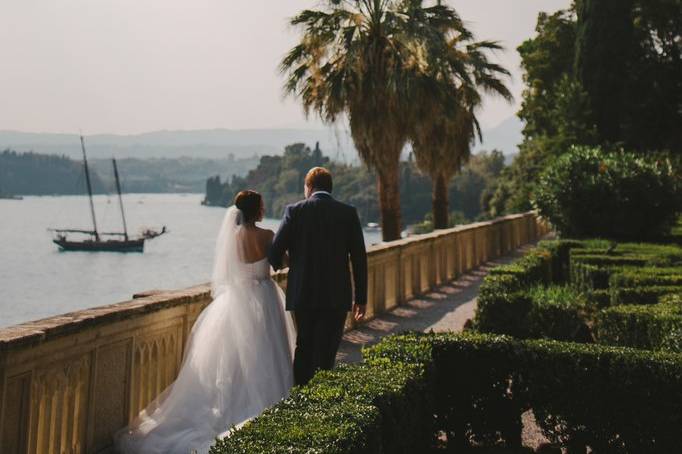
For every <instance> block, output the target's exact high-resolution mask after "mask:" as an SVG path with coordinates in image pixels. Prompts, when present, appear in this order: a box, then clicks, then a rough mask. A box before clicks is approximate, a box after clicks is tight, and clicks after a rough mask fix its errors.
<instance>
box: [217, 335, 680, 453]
mask: <svg viewBox="0 0 682 454" xmlns="http://www.w3.org/2000/svg"><path fill="white" fill-rule="evenodd" d="M364 356H365V361H366V362H365V363H363V364H360V365H351V366H343V367H340V368H339V369H337V370H335V371H332V372H322V373H318V374H317V375H316V376H315V378H314V379H313V380H312V381H311V383H310V384H309V385H308V386H305V387H302V388H295V389H294V390H293V392H292V395H291V397H289V398H288V399H286V400H284V401H282V402H281V403H280V404H278V405H275V406H274V407H272V408H270V409H268V410H266V411H265V412H264V413H263V414H262V415H261V416H259V417H257V418H255V419H254V420H252V421H251V422H249V423H247V424H246V425H245V426H244V427H242V428H241V429H239V430H237V431H235V432H234V433H233V434H232V435H231V436H230V437H229V438H226V439H224V440H219V441H216V444H215V445H214V446H213V447H212V448H211V451H210V452H211V454H228V453H230V454H232V453H240V454H246V453H248V454H275V453H277V454H279V453H292V454H298V453H300V454H303V453H306V454H307V453H311V454H312V453H315V454H322V453H325V454H326V453H332V454H334V453H337V454H341V453H358V454H364V453H412V452H419V453H421V452H428V451H429V450H430V449H431V447H432V445H433V442H434V436H435V434H436V433H438V432H439V431H444V432H445V433H446V434H447V439H448V445H449V447H450V448H453V449H458V448H463V447H466V446H468V445H474V446H506V447H510V448H515V447H519V445H520V443H521V430H522V426H521V415H522V413H523V412H525V411H527V410H529V409H532V410H533V412H534V414H535V417H536V421H537V422H538V424H539V426H540V428H541V429H542V431H543V433H544V434H545V435H546V436H547V437H548V438H549V439H550V441H551V442H553V443H556V444H557V445H560V446H563V447H569V448H571V449H582V450H583V451H584V447H585V446H590V447H592V448H593V450H594V452H614V453H620V452H622V453H643V452H646V453H670V452H676V451H677V449H678V448H679V446H680V439H679V427H680V425H681V424H682V391H680V384H681V383H682V355H679V354H664V353H654V352H650V351H644V350H634V349H627V348H619V347H607V346H602V345H595V344H577V343H569V342H558V341H548V340H518V339H514V338H511V337H508V336H496V335H489V334H479V333H463V334H453V333H450V334H433V333H431V334H422V333H411V334H405V335H400V336H392V337H388V338H385V339H384V340H383V341H381V342H380V343H379V344H378V345H376V346H374V347H371V348H369V349H366V350H365V351H364Z"/></svg>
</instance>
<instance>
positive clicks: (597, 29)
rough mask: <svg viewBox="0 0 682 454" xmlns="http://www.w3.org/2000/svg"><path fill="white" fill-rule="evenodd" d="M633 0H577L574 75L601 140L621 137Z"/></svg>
mask: <svg viewBox="0 0 682 454" xmlns="http://www.w3.org/2000/svg"><path fill="white" fill-rule="evenodd" d="M633 3H634V2H633V0H579V1H578V2H577V14H578V24H577V36H576V54H575V63H574V67H575V76H576V78H577V80H578V81H579V82H580V83H581V84H582V86H583V88H584V89H585V91H586V92H587V94H588V96H589V98H590V107H591V111H592V114H593V119H594V123H595V125H596V127H597V132H598V134H599V136H600V137H599V138H600V141H601V142H611V143H614V142H618V141H620V140H621V137H622V134H621V125H622V118H621V116H622V113H623V108H624V106H625V103H624V101H625V99H624V98H625V96H627V94H626V93H624V87H625V86H626V79H627V77H628V72H629V67H630V62H631V54H632V49H633V36H634V33H633V31H634V28H633V21H632V10H633Z"/></svg>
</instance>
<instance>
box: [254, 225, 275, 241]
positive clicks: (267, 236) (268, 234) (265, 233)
mask: <svg viewBox="0 0 682 454" xmlns="http://www.w3.org/2000/svg"><path fill="white" fill-rule="evenodd" d="M258 236H260V237H261V238H262V239H263V240H264V241H266V242H270V241H272V238H273V237H274V236H275V232H273V231H272V230H270V229H263V228H261V227H258Z"/></svg>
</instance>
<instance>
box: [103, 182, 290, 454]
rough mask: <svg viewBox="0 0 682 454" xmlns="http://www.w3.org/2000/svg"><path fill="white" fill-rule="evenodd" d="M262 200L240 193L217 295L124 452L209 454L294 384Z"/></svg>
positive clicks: (222, 252)
mask: <svg viewBox="0 0 682 454" xmlns="http://www.w3.org/2000/svg"><path fill="white" fill-rule="evenodd" d="M263 213H264V209H263V201H262V198H261V195H260V194H259V193H257V192H254V191H242V192H240V193H239V194H237V197H236V198H235V204H234V206H232V207H230V208H229V209H228V210H227V214H226V215H225V218H224V220H223V225H222V228H221V230H220V234H219V235H218V241H217V246H216V254H215V264H214V267H213V279H212V296H213V302H211V304H209V305H208V306H207V307H206V308H205V309H204V311H203V312H202V313H201V315H200V316H199V318H198V319H197V321H196V323H195V324H194V327H193V328H192V332H191V334H190V336H189V339H188V340H187V345H186V348H185V353H184V357H183V362H182V366H181V368H180V373H179V375H178V377H177V379H176V380H175V382H174V383H173V384H172V385H170V386H169V387H168V388H166V390H165V391H164V392H163V393H161V394H160V395H159V397H157V398H156V399H155V400H154V401H153V402H152V403H150V404H149V405H148V406H147V408H145V409H144V410H143V411H142V412H141V413H140V414H139V416H138V417H137V418H136V419H135V420H134V421H133V422H132V423H131V424H130V425H129V426H128V427H126V428H125V429H122V430H121V431H119V432H118V433H117V434H116V435H115V444H116V448H117V450H118V451H119V452H121V453H124V454H132V453H135V454H137V453H139V454H143V453H144V454H156V453H158V454H161V453H163V454H168V453H177V454H190V453H192V452H194V451H196V452H197V453H205V452H208V449H209V448H210V446H211V445H212V444H213V442H214V441H215V438H216V437H223V436H226V435H227V434H228V432H229V430H230V429H231V428H232V427H234V426H239V425H240V424H242V423H244V422H245V421H247V420H248V419H250V418H253V417H255V416H257V415H258V414H260V413H261V412H262V411H263V410H264V409H265V408H267V407H269V406H272V405H273V404H275V403H277V402H278V401H280V400H281V399H282V398H284V397H286V396H287V395H288V393H289V389H290V388H291V386H292V384H293V371H292V358H293V352H294V341H295V333H294V325H293V322H292V320H291V317H290V316H289V315H288V314H287V313H286V312H285V310H284V295H283V293H282V291H281V289H280V288H279V287H278V286H277V284H276V283H275V282H274V281H273V280H272V279H271V278H270V265H269V263H268V260H267V257H266V256H267V250H268V247H269V246H270V243H271V242H272V237H273V233H272V231H270V230H264V229H261V228H259V227H257V226H256V224H255V223H256V222H257V221H260V220H262V218H263Z"/></svg>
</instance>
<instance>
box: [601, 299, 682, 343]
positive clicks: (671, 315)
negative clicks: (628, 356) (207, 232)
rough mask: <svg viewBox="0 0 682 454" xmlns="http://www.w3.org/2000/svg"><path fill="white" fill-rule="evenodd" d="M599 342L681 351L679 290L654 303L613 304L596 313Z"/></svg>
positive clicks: (681, 307)
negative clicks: (658, 302) (648, 304)
mask: <svg viewBox="0 0 682 454" xmlns="http://www.w3.org/2000/svg"><path fill="white" fill-rule="evenodd" d="M595 326H596V329H595V331H596V335H597V339H598V340H599V342H600V343H604V344H610V345H625V346H631V347H637V348H643V349H650V350H667V351H673V352H680V353H682V293H679V294H675V295H669V296H667V297H665V298H663V299H662V302H661V303H660V304H656V305H653V306H641V305H636V306H632V305H630V306H616V307H611V308H608V309H606V310H604V311H602V312H600V313H599V315H598V316H597V322H596V324H595Z"/></svg>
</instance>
